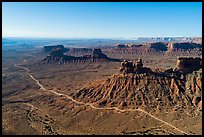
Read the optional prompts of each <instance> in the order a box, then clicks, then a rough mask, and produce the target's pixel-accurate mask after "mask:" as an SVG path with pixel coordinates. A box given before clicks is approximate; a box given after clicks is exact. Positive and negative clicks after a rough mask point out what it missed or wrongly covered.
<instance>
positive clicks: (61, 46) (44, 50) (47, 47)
mask: <svg viewBox="0 0 204 137" xmlns="http://www.w3.org/2000/svg"><path fill="white" fill-rule="evenodd" d="M53 49H62V51H63V52H67V51H69V49H68V48H64V46H63V45H52V46H44V47H43V53H50V52H51V51H52V50H53Z"/></svg>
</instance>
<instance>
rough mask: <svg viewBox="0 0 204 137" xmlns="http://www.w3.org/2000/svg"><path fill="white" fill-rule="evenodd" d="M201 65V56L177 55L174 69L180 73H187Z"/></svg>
mask: <svg viewBox="0 0 204 137" xmlns="http://www.w3.org/2000/svg"><path fill="white" fill-rule="evenodd" d="M201 67H202V58H201V57H182V56H180V57H177V64H176V68H175V71H179V72H182V73H189V72H192V71H196V70H199V69H200V68H201Z"/></svg>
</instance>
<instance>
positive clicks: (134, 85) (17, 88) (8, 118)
mask: <svg viewBox="0 0 204 137" xmlns="http://www.w3.org/2000/svg"><path fill="white" fill-rule="evenodd" d="M118 46H119V45H118ZM145 46H146V45H145ZM160 47H161V45H159V46H158V47H157V45H156V46H155V45H153V46H151V47H149V49H148V48H142V46H138V47H133V48H127V47H124V48H121V47H117V48H104V49H103V48H102V52H103V53H100V55H102V56H105V55H106V56H107V57H108V58H111V59H113V60H108V61H107V60H106V56H105V59H104V60H100V59H99V60H95V61H90V60H89V56H86V55H88V54H92V53H91V52H92V51H90V50H84V49H81V50H75V49H72V50H69V51H68V52H69V54H68V55H69V56H70V57H72V56H75V57H76V58H77V57H78V56H79V55H84V56H83V58H85V57H86V58H88V61H84V60H83V59H81V58H79V60H83V61H78V58H77V61H73V62H67V63H66V62H64V63H60V62H59V60H58V61H57V62H52V63H50V60H51V59H52V58H51V57H50V56H54V55H55V54H54V52H56V56H58V52H59V51H58V50H57V51H56V50H55V51H53V50H52V52H53V54H51V55H50V56H48V55H49V53H42V51H41V50H42V49H40V51H35V52H33V51H32V52H31V51H29V52H26V53H25V52H23V53H18V54H16V55H14V56H9V54H4V55H3V59H5V60H3V68H2V96H3V97H2V129H3V134H19V135H20V134H24V135H25V134H26V135H28V134H29V135H41V134H43V135H44V134H46V135H47V134H48V135H56V134H59V135H67V134H75V135H78V134H89V135H93V134H97V135H98V134H110V135H115V134H121V135H124V134H127V135H129V134H130V135H151V134H152V135H156V134H159V135H175V134H177V135H183V134H187V135H201V134H202V99H201V98H202V69H198V70H195V71H193V72H191V73H188V74H186V75H184V76H183V77H184V78H181V77H182V76H181V77H180V76H177V75H176V76H175V77H173V76H172V77H171V76H169V75H168V76H166V75H165V76H160V75H159V74H160V72H162V74H163V72H164V71H165V70H167V69H169V68H175V66H176V64H177V61H178V60H177V57H178V56H194V57H197V56H202V53H201V52H202V47H201V48H195V49H192V48H189V49H182V50H180V49H179V47H177V48H176V49H175V50H174V49H173V50H172V49H170V47H168V49H165V50H163V48H160ZM97 54H98V53H97ZM47 56H48V57H47ZM69 56H67V57H69ZM93 56H94V57H95V55H93ZM46 57H47V58H46ZM97 57H98V55H97ZM65 58H66V57H65ZM139 58H142V61H143V66H145V67H147V68H151V70H152V71H153V72H154V74H151V73H150V74H149V73H143V72H142V73H141V74H134V73H127V74H122V73H121V71H120V67H121V62H123V60H134V59H139ZM114 59H115V60H114ZM63 61H64V60H63ZM168 97H169V98H170V99H169V98H168ZM171 100H172V101H171Z"/></svg>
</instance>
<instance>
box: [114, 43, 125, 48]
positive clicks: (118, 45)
mask: <svg viewBox="0 0 204 137" xmlns="http://www.w3.org/2000/svg"><path fill="white" fill-rule="evenodd" d="M114 46H115V47H116V48H127V46H126V45H125V44H120V43H118V44H115V45H114Z"/></svg>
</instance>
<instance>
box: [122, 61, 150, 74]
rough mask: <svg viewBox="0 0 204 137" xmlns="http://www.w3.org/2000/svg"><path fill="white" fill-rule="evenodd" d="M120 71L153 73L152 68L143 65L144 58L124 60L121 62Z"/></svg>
mask: <svg viewBox="0 0 204 137" xmlns="http://www.w3.org/2000/svg"><path fill="white" fill-rule="evenodd" d="M119 70H120V73H123V74H128V73H151V72H152V70H151V69H150V68H147V67H143V63H142V59H141V58H139V59H138V60H135V61H134V63H133V62H132V61H126V60H124V61H123V62H122V63H121V67H120V69H119Z"/></svg>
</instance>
